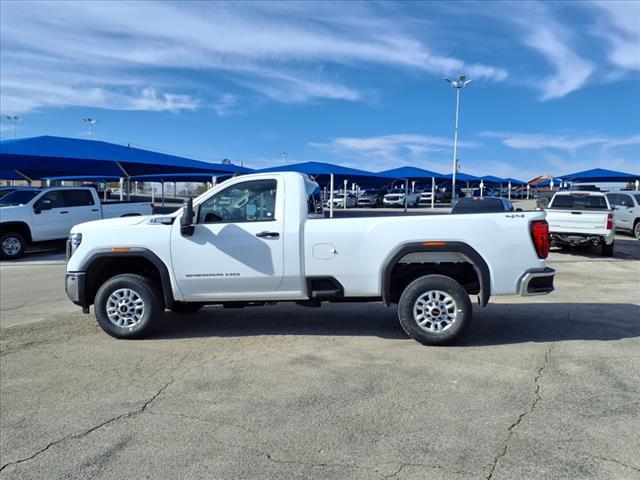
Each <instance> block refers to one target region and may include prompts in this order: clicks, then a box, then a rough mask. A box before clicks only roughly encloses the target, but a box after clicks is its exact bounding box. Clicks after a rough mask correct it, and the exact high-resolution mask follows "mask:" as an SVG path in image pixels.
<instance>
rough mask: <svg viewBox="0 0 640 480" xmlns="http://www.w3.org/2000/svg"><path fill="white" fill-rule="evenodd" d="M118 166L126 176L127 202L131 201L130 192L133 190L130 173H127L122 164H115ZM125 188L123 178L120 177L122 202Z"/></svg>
mask: <svg viewBox="0 0 640 480" xmlns="http://www.w3.org/2000/svg"><path fill="white" fill-rule="evenodd" d="M115 163H116V166H117V167H118V168H119V169H120V171H121V172H122V173H124V176H125V177H126V179H127V200H131V195H130V192H129V190H130V189H131V175H129V172H127V171H126V170H125V169H124V167H123V166H122V164H121V163H120V162H115ZM123 186H124V179H123V178H122V177H120V201H122V188H123Z"/></svg>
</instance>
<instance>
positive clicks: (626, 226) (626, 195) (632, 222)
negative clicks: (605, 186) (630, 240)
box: [607, 190, 640, 240]
mask: <svg viewBox="0 0 640 480" xmlns="http://www.w3.org/2000/svg"><path fill="white" fill-rule="evenodd" d="M607 199H608V200H609V204H610V205H611V208H613V225H614V226H615V228H616V230H627V231H629V232H631V233H633V235H634V237H636V238H637V239H638V240H640V192H636V191H630V190H616V191H613V192H609V193H607Z"/></svg>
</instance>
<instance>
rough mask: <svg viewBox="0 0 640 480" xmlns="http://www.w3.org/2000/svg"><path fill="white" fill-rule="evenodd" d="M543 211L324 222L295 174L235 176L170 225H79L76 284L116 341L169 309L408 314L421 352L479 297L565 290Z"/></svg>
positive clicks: (444, 336) (440, 340)
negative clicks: (327, 308)
mask: <svg viewBox="0 0 640 480" xmlns="http://www.w3.org/2000/svg"><path fill="white" fill-rule="evenodd" d="M548 242H549V237H548V229H547V223H546V221H545V214H544V212H527V213H514V212H508V213H496V214H480V215H455V216H454V215H431V216H395V217H388V216H384V217H358V218H339V219H335V218H333V219H330V218H325V217H324V214H323V211H322V202H321V198H320V190H319V188H318V185H317V184H316V183H315V182H313V181H311V180H310V179H309V178H308V177H307V176H305V175H301V174H299V173H293V172H278V173H261V174H252V175H245V176H242V177H236V178H233V179H230V180H227V181H226V182H224V183H222V184H219V185H217V186H216V187H215V188H213V189H212V190H210V191H208V192H206V193H204V194H203V195H201V196H200V197H198V198H197V199H195V200H194V201H191V200H190V201H188V202H187V203H185V205H184V207H183V208H182V209H181V210H179V211H178V212H175V213H174V214H171V215H168V216H157V215H156V216H151V217H144V218H140V217H137V218H119V219H112V220H103V221H97V222H90V223H85V224H82V225H76V226H75V227H74V228H73V229H72V231H71V235H70V237H69V249H68V252H69V255H70V257H69V261H68V264H67V274H66V278H65V287H66V291H67V294H68V296H69V298H70V299H71V300H72V301H73V302H74V303H75V304H77V305H80V306H82V309H83V311H84V312H85V313H89V307H90V305H94V312H95V316H96V318H97V320H98V323H99V324H100V326H101V327H102V328H103V329H104V331H105V332H106V333H108V334H109V335H112V336H114V337H117V338H140V337H143V336H146V335H148V334H149V333H150V332H151V331H152V330H153V328H154V327H155V326H156V324H157V323H158V320H159V317H160V316H161V315H162V313H163V312H164V310H165V308H168V309H170V310H173V311H174V312H179V313H186V312H193V311H196V310H198V309H199V308H200V307H202V306H203V305H211V304H221V305H223V306H225V307H242V306H258V305H264V304H270V303H274V302H278V301H293V302H298V303H299V304H302V305H305V306H320V304H321V302H323V301H332V302H344V301H346V302H350V301H351V302H357V301H373V302H382V303H383V304H385V305H389V304H396V303H397V304H398V314H399V319H400V322H401V324H402V327H403V328H404V330H405V331H406V332H407V334H409V335H410V336H411V337H413V338H414V339H416V340H417V341H419V342H421V343H423V344H444V343H449V342H452V341H454V340H456V339H457V338H458V337H460V336H461V335H462V333H463V332H464V331H465V330H466V328H467V327H468V326H469V323H470V321H471V315H472V307H471V301H470V298H469V295H478V300H479V303H480V305H482V306H485V305H486V304H487V302H488V301H489V297H490V296H491V295H514V294H522V295H538V294H545V293H549V292H551V291H552V290H553V278H554V274H555V271H554V270H553V269H551V268H548V267H547V266H546V262H545V258H546V256H547V253H548V246H549V243H548Z"/></svg>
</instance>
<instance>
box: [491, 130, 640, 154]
mask: <svg viewBox="0 0 640 480" xmlns="http://www.w3.org/2000/svg"><path fill="white" fill-rule="evenodd" d="M480 136H481V137H486V138H496V139H499V140H500V141H501V143H503V144H504V145H506V146H508V147H511V148H514V149H517V150H544V149H553V150H562V151H565V152H569V153H572V154H574V153H576V152H577V151H578V150H581V149H583V148H585V147H592V146H599V147H602V148H603V149H611V148H616V147H622V146H628V145H640V134H636V135H631V136H628V137H619V138H617V137H611V136H608V135H569V134H567V135H549V134H537V133H508V132H481V133H480Z"/></svg>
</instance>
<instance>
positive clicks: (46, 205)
mask: <svg viewBox="0 0 640 480" xmlns="http://www.w3.org/2000/svg"><path fill="white" fill-rule="evenodd" d="M52 208H53V206H52V205H51V200H42V201H40V202H38V203H36V204H35V205H34V206H33V212H34V213H36V214H38V213H40V212H44V211H46V210H51V209H52Z"/></svg>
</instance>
